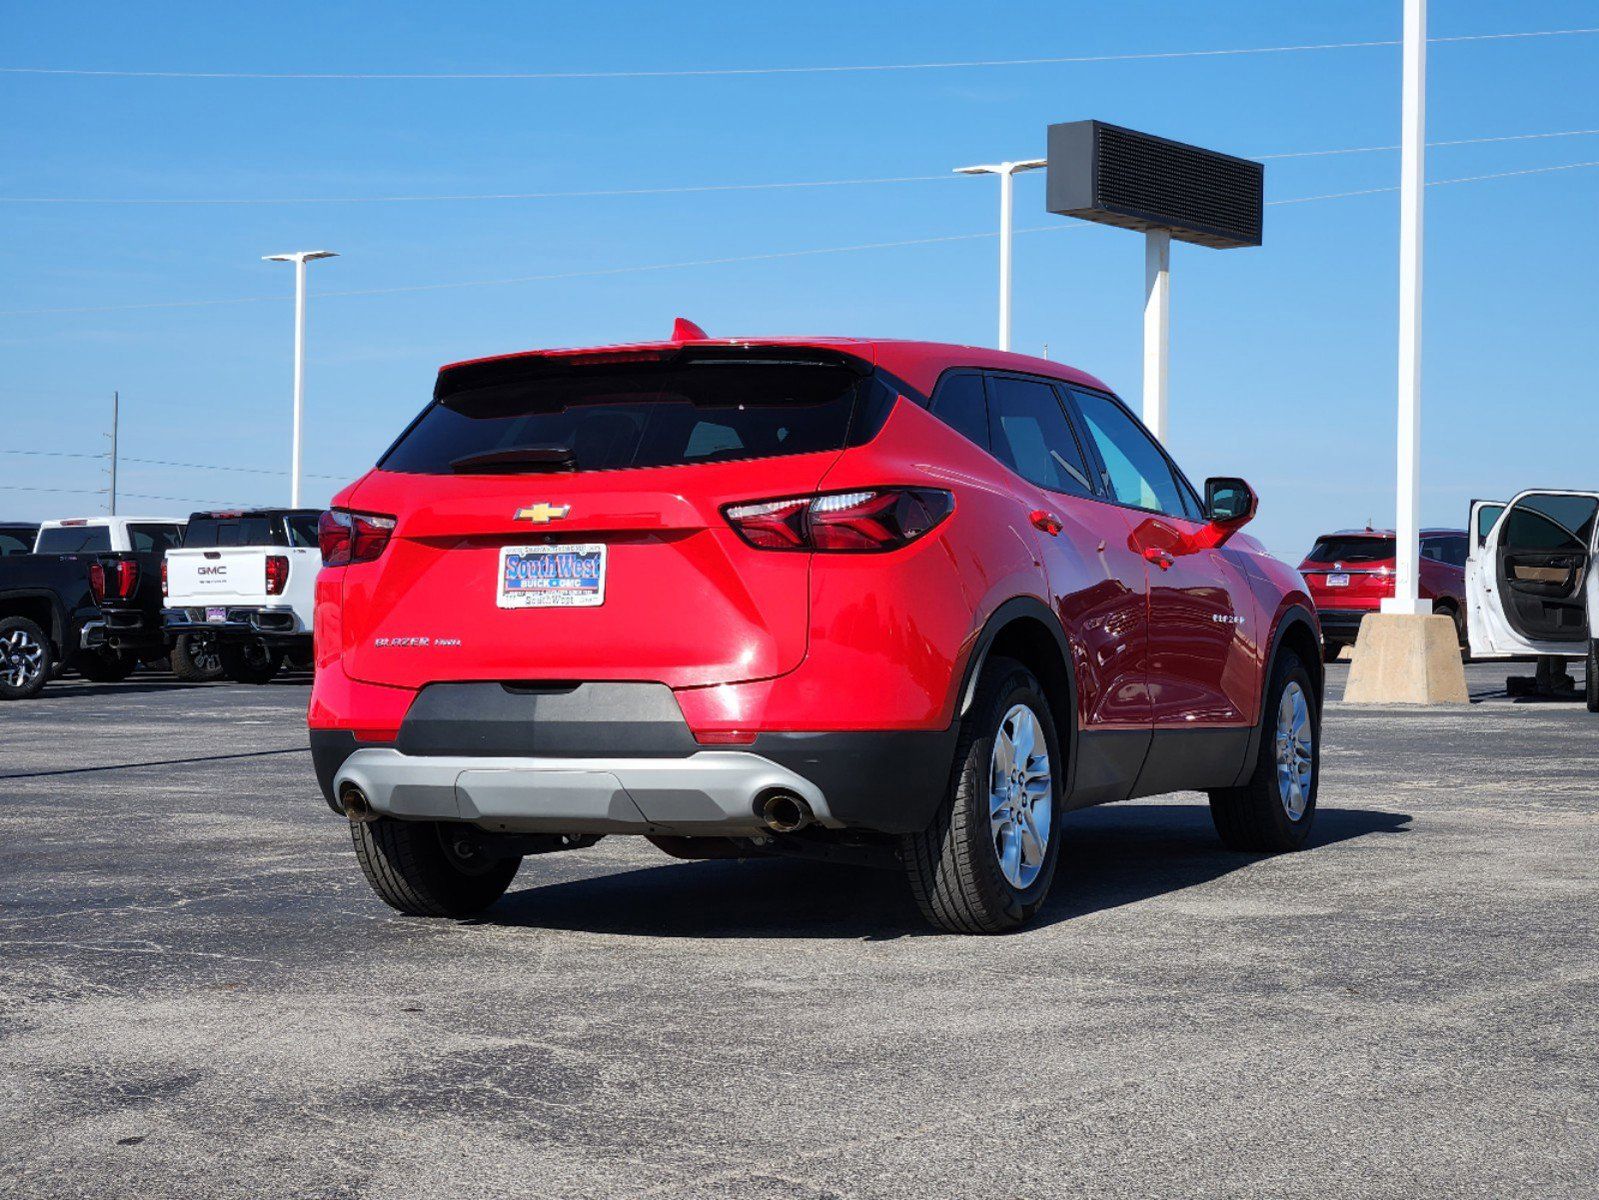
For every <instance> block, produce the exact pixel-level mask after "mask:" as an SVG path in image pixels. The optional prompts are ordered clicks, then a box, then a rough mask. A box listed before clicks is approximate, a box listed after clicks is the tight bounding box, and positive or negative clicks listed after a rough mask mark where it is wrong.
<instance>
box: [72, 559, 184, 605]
mask: <svg viewBox="0 0 1599 1200" xmlns="http://www.w3.org/2000/svg"><path fill="white" fill-rule="evenodd" d="M165 565H166V564H165V563H162V566H163V567H164V566H165ZM138 588H139V564H138V563H136V562H134V561H133V560H132V559H123V560H121V561H119V562H115V563H112V564H111V570H110V571H109V572H108V571H107V570H106V569H105V566H104V565H103V564H101V563H90V564H89V591H90V592H91V593H92V594H93V595H94V602H95V603H96V604H104V603H105V599H106V596H107V595H110V596H111V597H112V599H115V600H126V599H128V598H129V597H131V596H132V595H133V593H134V592H136V591H137V590H138Z"/></svg>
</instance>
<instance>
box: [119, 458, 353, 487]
mask: <svg viewBox="0 0 1599 1200" xmlns="http://www.w3.org/2000/svg"><path fill="white" fill-rule="evenodd" d="M122 461H123V462H125V463H140V464H141V465H144V466H149V467H182V468H184V469H185V470H189V471H235V472H240V473H242V474H246V475H276V476H278V477H279V478H280V479H281V478H285V477H287V476H288V474H289V473H288V472H287V471H278V470H274V469H273V468H271V467H230V466H223V465H220V464H217V463H189V462H172V461H170V460H168V459H164V458H129V457H128V456H127V455H126V454H124V455H123V456H122ZM300 474H301V476H302V477H303V478H306V479H332V480H334V481H336V482H347V481H348V480H349V479H350V478H351V476H348V475H317V474H314V473H313V472H310V471H302V472H300Z"/></svg>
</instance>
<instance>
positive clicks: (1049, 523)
mask: <svg viewBox="0 0 1599 1200" xmlns="http://www.w3.org/2000/svg"><path fill="white" fill-rule="evenodd" d="M1027 519H1028V520H1029V521H1031V522H1032V523H1033V528H1034V529H1041V530H1043V531H1044V532H1045V533H1047V534H1049V536H1050V537H1057V536H1059V534H1060V531H1061V530H1062V529H1064V528H1065V526H1064V525H1062V524H1061V522H1060V518H1059V517H1057V516H1056V515H1055V514H1054V513H1052V512H1045V511H1044V510H1043V509H1041V508H1035V509H1033V511H1032V512H1030V513H1028V514H1027Z"/></svg>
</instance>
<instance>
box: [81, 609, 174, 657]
mask: <svg viewBox="0 0 1599 1200" xmlns="http://www.w3.org/2000/svg"><path fill="white" fill-rule="evenodd" d="M79 642H80V644H81V645H82V647H83V649H85V650H100V649H109V650H131V651H141V650H158V649H160V648H162V647H163V646H165V645H166V643H167V635H166V632H165V630H164V629H163V628H162V622H161V619H160V618H159V617H157V616H156V615H155V613H153V612H144V611H143V610H140V609H128V610H120V611H119V610H117V609H114V608H105V609H101V610H100V619H99V620H98V621H90V622H88V623H87V624H86V625H84V627H83V632H82V633H81V634H80V635H79Z"/></svg>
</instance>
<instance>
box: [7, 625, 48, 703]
mask: <svg viewBox="0 0 1599 1200" xmlns="http://www.w3.org/2000/svg"><path fill="white" fill-rule="evenodd" d="M43 670H44V647H43V646H42V645H40V644H39V643H38V642H37V641H35V640H34V639H33V637H32V635H30V634H29V633H28V631H27V630H26V629H13V630H12V631H11V632H10V633H8V634H6V635H5V641H4V642H0V679H4V680H5V681H6V683H8V684H10V685H11V686H12V687H17V688H20V687H26V686H27V685H28V684H30V683H32V682H33V681H34V680H35V679H37V678H38V677H39V673H40V672H41V671H43Z"/></svg>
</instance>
